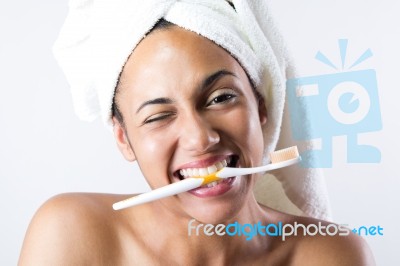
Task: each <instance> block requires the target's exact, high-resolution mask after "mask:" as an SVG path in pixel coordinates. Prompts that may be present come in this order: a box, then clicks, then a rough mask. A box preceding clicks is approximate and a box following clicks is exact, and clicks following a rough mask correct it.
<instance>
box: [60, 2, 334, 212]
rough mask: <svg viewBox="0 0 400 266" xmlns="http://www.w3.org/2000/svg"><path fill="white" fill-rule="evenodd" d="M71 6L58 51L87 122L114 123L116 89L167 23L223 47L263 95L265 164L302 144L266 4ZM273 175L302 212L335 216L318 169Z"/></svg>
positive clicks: (287, 69)
mask: <svg viewBox="0 0 400 266" xmlns="http://www.w3.org/2000/svg"><path fill="white" fill-rule="evenodd" d="M232 6H233V7H232ZM69 7H70V12H69V14H68V16H67V19H66V22H65V24H64V26H63V28H62V30H61V33H60V36H59V38H58V40H57V41H56V43H55V46H54V53H55V56H56V58H57V60H58V61H59V64H60V65H61V67H62V68H63V70H64V72H65V74H66V76H67V79H68V81H69V83H70V86H71V91H72V96H73V102H74V107H75V111H76V113H77V114H78V116H79V117H80V118H81V119H83V120H89V121H90V120H94V119H95V118H96V117H98V116H101V117H102V119H103V120H104V122H106V123H107V124H109V125H110V124H111V106H112V100H113V96H114V90H115V87H116V84H117V80H118V78H119V75H120V73H121V71H122V69H123V67H124V64H125V62H126V60H127V59H128V57H129V55H130V54H131V53H132V51H133V50H134V49H135V47H136V45H137V44H138V43H139V42H140V41H141V40H142V39H143V38H145V36H146V34H147V33H148V32H149V31H150V30H151V29H152V27H153V26H154V25H155V24H156V23H157V21H158V20H159V19H161V18H164V19H165V20H167V21H170V22H171V23H174V24H176V25H178V26H180V27H182V28H185V29H187V30H190V31H193V32H196V33H197V34H199V35H202V36H204V37H206V38H208V39H210V40H212V41H213V42H215V43H216V44H218V45H219V46H221V47H223V48H224V49H225V50H226V51H228V52H229V53H230V54H231V55H232V56H233V57H235V58H236V59H237V60H238V62H239V63H240V64H241V66H242V67H243V68H244V70H245V71H246V72H247V74H248V75H249V77H250V79H251V81H252V83H253V84H254V85H255V87H256V89H257V90H258V91H259V92H260V94H261V95H262V96H263V97H264V99H265V103H266V108H267V112H268V122H267V125H266V127H265V128H264V131H263V132H264V140H265V156H264V157H265V161H268V154H269V153H270V152H272V151H274V150H275V149H276V147H277V144H278V146H279V147H287V146H290V145H292V144H298V145H301V143H295V142H294V141H293V138H292V136H291V135H290V130H289V129H288V126H290V125H289V124H288V119H289V117H288V116H287V114H286V113H287V109H285V108H284V106H285V82H286V79H287V78H288V75H290V73H293V69H292V68H291V62H290V60H288V56H287V52H286V48H285V46H284V44H283V40H282V37H281V35H280V34H279V32H278V31H277V29H276V27H275V26H274V23H273V21H272V19H271V16H270V14H269V12H268V8H267V6H266V4H265V3H264V1H257V0H248V1H245V0H234V1H231V3H229V2H227V1H224V0H182V1H177V0H149V1H132V0H113V1H110V0H73V1H70V5H69ZM284 113H285V115H284ZM282 119H283V120H284V121H283V122H282ZM281 127H282V130H281ZM305 130H307V129H306V128H305ZM278 141H279V143H278ZM301 148H302V147H300V150H301ZM275 176H276V177H277V178H278V180H279V181H280V182H281V183H282V187H283V189H284V192H285V194H286V195H287V198H288V199H289V200H290V201H291V202H293V203H294V205H296V206H297V207H298V208H299V209H300V210H301V211H302V214H304V215H310V216H313V217H316V218H323V219H327V218H329V215H330V212H329V202H328V197H327V194H326V188H325V184H324V182H323V177H322V174H321V173H320V172H319V171H317V170H316V169H305V168H300V167H298V166H292V167H289V168H285V169H281V170H279V171H277V172H276V173H275ZM257 184H258V185H257V189H256V191H255V193H256V197H257V198H258V199H259V200H262V199H263V198H265V197H263V196H265V195H266V194H268V193H269V192H268V185H266V183H265V182H262V181H260V182H258V183H257ZM265 186H266V187H265ZM264 187H265V188H264Z"/></svg>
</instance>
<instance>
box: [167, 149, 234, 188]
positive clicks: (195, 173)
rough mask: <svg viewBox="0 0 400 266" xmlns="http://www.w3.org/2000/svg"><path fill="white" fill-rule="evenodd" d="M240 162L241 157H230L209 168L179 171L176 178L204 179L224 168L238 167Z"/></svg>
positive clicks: (207, 185)
mask: <svg viewBox="0 0 400 266" xmlns="http://www.w3.org/2000/svg"><path fill="white" fill-rule="evenodd" d="M238 162H239V156H237V155H230V156H228V157H227V158H226V159H223V160H221V161H218V162H216V163H214V164H212V165H210V166H208V167H202V168H185V169H179V170H177V171H175V173H174V176H176V177H178V178H179V179H180V180H183V179H185V178H189V177H202V176H207V175H210V174H213V173H215V172H217V171H219V170H221V169H222V168H224V167H226V166H227V167H237V164H238ZM222 181H223V180H218V181H214V182H211V183H209V184H206V185H204V186H202V187H208V188H210V187H214V186H216V185H218V183H219V182H222Z"/></svg>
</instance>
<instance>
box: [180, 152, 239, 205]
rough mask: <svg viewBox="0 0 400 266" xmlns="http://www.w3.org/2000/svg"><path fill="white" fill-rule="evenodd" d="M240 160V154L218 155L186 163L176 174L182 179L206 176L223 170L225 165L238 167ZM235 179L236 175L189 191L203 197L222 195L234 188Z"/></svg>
mask: <svg viewBox="0 0 400 266" xmlns="http://www.w3.org/2000/svg"><path fill="white" fill-rule="evenodd" d="M238 161H239V156H237V155H229V156H216V157H213V158H210V159H208V160H204V161H198V162H193V163H189V164H185V165H183V166H181V168H180V169H178V170H177V171H175V172H174V176H175V177H177V178H179V179H180V180H183V179H185V178H189V177H201V176H206V175H210V174H213V173H215V172H217V171H219V170H221V169H222V168H223V167H225V166H228V167H237V164H238ZM235 180H236V177H230V178H226V179H221V180H218V181H214V182H211V183H209V184H205V185H203V186H201V187H199V188H195V189H192V190H190V191H188V192H189V193H191V194H193V195H195V196H198V197H201V198H204V197H212V196H218V195H222V194H224V193H226V192H227V191H229V190H230V189H231V188H232V186H233V183H234V182H235Z"/></svg>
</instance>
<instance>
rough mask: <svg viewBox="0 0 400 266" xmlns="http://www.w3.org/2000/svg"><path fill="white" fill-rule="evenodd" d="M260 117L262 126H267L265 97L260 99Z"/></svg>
mask: <svg viewBox="0 0 400 266" xmlns="http://www.w3.org/2000/svg"><path fill="white" fill-rule="evenodd" d="M258 116H259V118H260V123H261V125H265V124H266V123H267V118H268V116H267V107H266V106H265V100H264V98H263V97H261V96H260V97H259V99H258Z"/></svg>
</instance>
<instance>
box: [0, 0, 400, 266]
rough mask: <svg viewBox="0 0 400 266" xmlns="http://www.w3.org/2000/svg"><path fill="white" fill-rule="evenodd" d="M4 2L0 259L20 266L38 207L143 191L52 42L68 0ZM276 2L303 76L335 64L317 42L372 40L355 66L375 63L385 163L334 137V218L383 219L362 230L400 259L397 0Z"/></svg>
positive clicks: (377, 250) (331, 50) (380, 251)
mask: <svg viewBox="0 0 400 266" xmlns="http://www.w3.org/2000/svg"><path fill="white" fill-rule="evenodd" d="M0 6H1V8H0V265H15V264H16V263H17V260H18V255H19V251H20V248H21V244H22V241H23V237H24V234H25V230H26V228H27V226H28V224H29V221H30V219H31V218H32V216H33V214H34V212H35V210H36V209H37V208H38V207H39V206H40V204H42V203H43V202H44V201H45V200H46V199H48V198H49V197H51V196H53V195H55V194H58V193H62V192H68V191H91V192H107V193H134V192H143V191H145V190H146V189H147V188H148V187H147V185H146V183H145V182H144V180H143V179H142V177H141V175H140V174H139V173H138V171H137V168H136V166H135V165H130V164H128V163H126V162H125V161H124V160H123V158H122V156H121V155H120V154H119V152H118V151H117V148H116V145H115V144H114V140H113V137H112V134H111V132H110V131H108V130H106V129H105V128H104V126H103V125H102V124H101V122H100V121H95V122H94V123H84V122H80V121H79V120H78V119H77V118H76V117H75V115H74V113H73V109H72V103H71V96H70V93H69V90H68V85H67V83H66V80H65V78H64V76H63V74H62V72H61V70H60V69H59V68H58V66H57V64H56V62H55V60H54V58H53V56H52V54H51V46H52V44H53V43H54V40H55V39H56V36H57V33H58V31H59V29H60V27H61V25H62V23H63V21H64V18H65V16H66V14H67V3H66V1H50V0H42V1H28V0H23V1H7V2H6V1H5V0H1V5H0ZM271 8H272V10H273V13H274V16H275V18H276V20H277V22H278V24H279V26H280V28H281V29H282V32H283V34H284V36H285V38H286V40H287V43H288V45H289V48H290V49H291V50H292V53H293V56H294V58H295V59H296V61H297V63H298V65H299V67H300V71H301V74H302V75H305V76H310V75H321V74H329V73H335V71H334V70H332V69H330V68H329V67H326V66H324V65H323V64H322V63H320V62H318V61H317V60H315V59H314V56H315V54H316V52H317V51H318V50H320V51H321V52H323V53H324V54H325V55H327V56H328V57H329V58H330V59H331V60H332V61H333V62H334V63H336V64H339V62H340V57H339V50H338V47H337V40H338V39H340V38H347V39H349V45H348V48H349V49H348V60H349V61H351V60H354V59H355V58H356V57H357V56H359V55H360V54H361V53H362V52H364V51H365V50H366V49H368V48H370V49H371V50H372V52H373V53H374V56H373V57H372V58H370V59H369V60H367V61H366V62H364V63H362V64H361V65H359V66H358V67H357V68H356V70H361V69H371V68H372V69H375V70H376V73H377V79H378V88H379V96H380V104H381V113H382V120H383V130H382V131H379V132H373V133H368V134H363V135H361V136H359V139H360V141H361V142H363V143H365V144H371V145H375V146H376V147H378V148H379V149H380V150H381V153H382V162H381V163H379V164H347V163H346V138H345V137H336V138H334V140H333V141H334V151H333V157H334V166H333V168H332V169H327V170H325V173H326V179H327V184H328V190H329V194H330V197H331V203H332V208H333V212H334V218H335V221H336V222H338V223H346V224H349V225H350V226H361V225H367V226H372V225H380V226H381V227H383V228H384V236H367V237H365V238H366V240H367V241H368V243H369V244H370V246H371V248H372V250H373V253H374V255H375V257H376V261H377V263H378V265H399V264H400V259H399V256H398V255H396V252H397V253H398V247H399V246H400V241H399V237H400V234H399V233H398V228H397V227H398V225H397V223H396V221H398V220H399V218H400V217H399V208H398V207H397V204H398V203H399V202H400V196H399V194H400V193H399V185H400V181H399V178H398V177H399V174H398V168H397V167H396V165H397V164H398V163H399V159H398V157H399V156H398V150H399V149H398V148H399V140H398V133H399V131H398V129H399V122H398V121H399V118H398V114H399V109H400V108H399V105H400V104H399V99H400V93H399V90H400V85H399V78H398V77H399V63H400V52H399V49H400V30H399V29H398V27H399V25H400V16H399V13H400V4H398V2H397V1H390V0H384V1H383V0H381V1H366V0H353V1H344V0H340V1H321V0H303V1H294V0H273V1H271Z"/></svg>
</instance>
